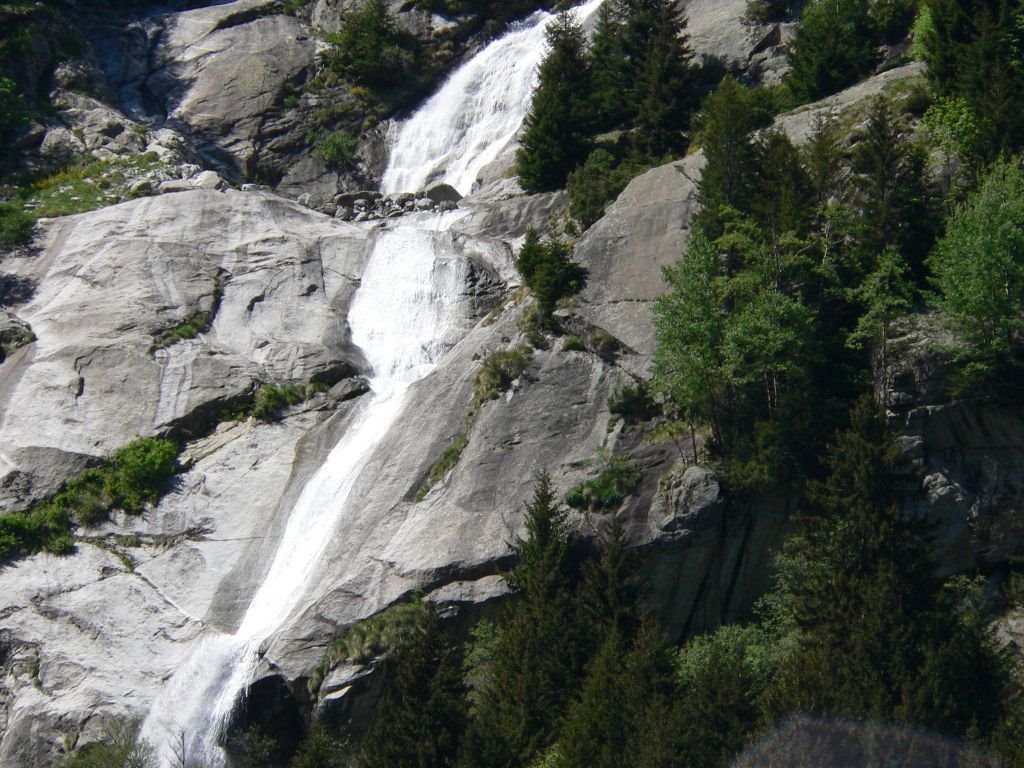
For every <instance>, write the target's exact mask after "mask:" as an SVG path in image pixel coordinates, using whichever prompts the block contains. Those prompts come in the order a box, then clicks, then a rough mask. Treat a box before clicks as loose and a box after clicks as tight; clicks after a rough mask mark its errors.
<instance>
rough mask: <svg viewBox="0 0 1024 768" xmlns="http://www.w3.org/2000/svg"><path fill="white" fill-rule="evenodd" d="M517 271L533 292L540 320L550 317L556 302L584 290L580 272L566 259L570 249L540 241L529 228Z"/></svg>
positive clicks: (583, 274)
mask: <svg viewBox="0 0 1024 768" xmlns="http://www.w3.org/2000/svg"><path fill="white" fill-rule="evenodd" d="M516 268H517V269H518V270H519V274H521V275H522V276H523V282H525V283H526V285H527V286H528V287H529V288H530V290H531V291H532V292H533V295H534V298H535V299H536V300H537V305H538V306H539V308H540V311H541V313H542V315H543V317H545V318H547V317H550V316H551V313H552V312H553V311H554V309H555V304H556V303H557V302H558V300H559V299H561V298H564V297H566V296H571V295H572V294H574V293H576V292H578V291H579V290H581V289H582V288H583V284H584V281H585V273H584V271H583V269H582V268H581V267H580V266H579V265H578V264H574V263H573V262H571V261H570V260H569V247H568V246H567V245H565V244H564V243H561V242H559V241H557V240H554V239H549V240H547V241H545V242H543V243H542V242H541V240H540V235H539V234H538V233H537V230H536V229H533V228H532V227H531V228H530V229H529V231H527V233H526V242H525V243H524V244H523V248H522V250H520V252H519V256H518V257H517V258H516Z"/></svg>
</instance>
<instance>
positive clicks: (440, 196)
mask: <svg viewBox="0 0 1024 768" xmlns="http://www.w3.org/2000/svg"><path fill="white" fill-rule="evenodd" d="M424 194H425V196H426V198H427V199H428V200H432V201H433V202H435V203H438V204H440V203H457V202H459V200H461V199H462V195H461V194H459V191H458V190H457V189H455V187H453V186H452V185H450V184H435V185H434V186H432V187H431V188H430V189H428V190H427V191H426V192H425V193H424Z"/></svg>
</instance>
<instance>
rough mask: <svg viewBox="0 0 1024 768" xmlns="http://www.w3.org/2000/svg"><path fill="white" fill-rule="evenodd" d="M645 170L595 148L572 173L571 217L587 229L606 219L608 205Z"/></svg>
mask: <svg viewBox="0 0 1024 768" xmlns="http://www.w3.org/2000/svg"><path fill="white" fill-rule="evenodd" d="M643 170H644V166H642V165H637V164H636V163H632V162H625V163H620V162H619V161H618V160H616V158H615V157H614V156H613V155H612V153H611V152H609V151H608V150H606V149H603V148H600V147H599V148H598V149H595V150H594V151H593V152H591V153H590V156H589V157H587V161H586V162H585V163H584V164H583V165H582V166H581V167H579V168H577V169H576V170H575V171H573V172H572V173H570V174H569V180H568V182H567V186H566V189H567V190H568V192H569V214H570V215H571V216H572V217H573V218H574V219H575V220H576V221H578V222H579V224H580V226H581V227H582V228H583V229H587V228H588V227H590V225H592V224H593V223H594V222H596V221H597V220H598V219H600V218H601V217H602V216H604V209H605V206H607V205H608V203H610V202H612V201H613V200H615V198H616V197H618V196H619V193H620V192H622V190H624V189H625V188H626V185H627V184H629V182H630V181H631V180H632V179H633V177H634V176H637V175H638V174H639V173H641V172H642V171H643Z"/></svg>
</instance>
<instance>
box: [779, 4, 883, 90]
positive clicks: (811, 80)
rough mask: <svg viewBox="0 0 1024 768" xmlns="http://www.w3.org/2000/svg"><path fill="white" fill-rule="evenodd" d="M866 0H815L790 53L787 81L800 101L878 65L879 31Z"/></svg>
mask: <svg viewBox="0 0 1024 768" xmlns="http://www.w3.org/2000/svg"><path fill="white" fill-rule="evenodd" d="M869 6H870V3H867V2H864V0H811V2H809V3H808V4H807V5H806V6H805V7H804V12H803V16H802V17H801V20H800V26H799V27H798V28H797V34H796V40H795V41H794V42H793V46H792V50H791V52H790V63H791V64H792V69H791V70H790V72H789V74H788V75H787V77H786V83H787V85H788V86H789V88H790V90H791V91H792V92H793V94H794V96H796V98H797V99H799V100H800V101H812V100H814V99H818V98H821V97H822V96H827V95H828V94H830V93H835V92H836V91H838V90H841V89H842V88H845V87H846V86H848V85H852V84H853V83H855V82H857V81H858V80H859V79H860V78H862V77H863V76H864V75H866V74H868V73H869V72H871V71H872V70H873V69H874V66H875V62H876V60H877V55H878V54H877V51H876V47H877V45H878V35H877V33H876V30H875V28H874V25H873V24H872V21H871V16H870V13H869Z"/></svg>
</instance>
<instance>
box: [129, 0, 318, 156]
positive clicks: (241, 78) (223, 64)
mask: <svg viewBox="0 0 1024 768" xmlns="http://www.w3.org/2000/svg"><path fill="white" fill-rule="evenodd" d="M275 6H276V3H274V2H273V1H272V0H237V1H236V2H233V3H228V4H225V5H215V6H211V7H208V8H199V9H196V10H194V11H186V12H183V13H178V14H174V15H173V16H170V17H168V18H167V20H166V21H165V27H164V29H163V31H162V34H161V35H160V38H159V43H158V44H157V45H156V47H155V50H154V52H153V57H154V61H153V64H152V65H151V67H152V69H151V71H150V73H149V75H148V76H147V78H146V89H147V92H148V93H149V94H151V95H152V97H153V98H155V99H156V100H157V101H158V102H159V103H160V104H161V105H162V107H163V111H164V113H165V114H166V120H167V122H168V123H169V124H171V125H172V126H180V129H181V130H182V131H183V132H184V133H185V134H186V135H188V136H190V137H191V139H192V142H193V143H194V145H195V147H196V148H197V149H198V150H199V151H200V152H201V153H202V154H203V156H204V157H206V158H207V159H208V160H209V161H211V162H213V163H215V164H217V165H219V166H220V167H221V169H222V170H224V171H226V172H228V173H230V174H231V175H232V176H237V175H238V174H239V172H241V171H243V170H251V168H250V167H249V166H250V162H251V161H252V159H253V157H254V155H255V152H256V148H257V146H256V145H257V139H258V137H259V136H260V133H261V130H262V127H263V124H264V123H265V122H266V121H267V119H268V115H270V114H271V113H272V110H273V108H274V107H275V105H276V102H277V101H278V98H279V95H280V94H281V91H282V88H283V87H284V86H285V84H286V83H290V82H292V81H295V80H296V79H297V78H298V77H299V75H300V73H302V72H303V71H304V70H305V69H306V68H307V67H310V66H311V65H312V63H313V57H314V46H315V44H314V41H313V40H312V39H311V38H310V35H309V29H308V27H307V26H306V25H305V24H303V23H302V22H301V21H299V20H298V19H295V18H293V17H291V16H286V15H283V14H281V13H279V12H274V7H275Z"/></svg>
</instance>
